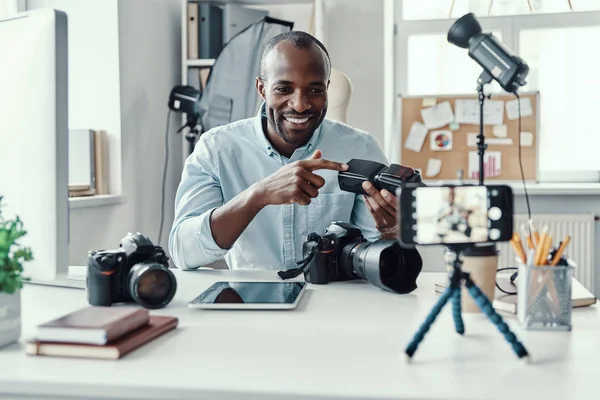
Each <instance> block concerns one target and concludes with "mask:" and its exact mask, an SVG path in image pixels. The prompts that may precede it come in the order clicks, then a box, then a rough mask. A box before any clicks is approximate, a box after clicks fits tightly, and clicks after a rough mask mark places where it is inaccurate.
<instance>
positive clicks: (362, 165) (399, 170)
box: [338, 159, 425, 195]
mask: <svg viewBox="0 0 600 400" xmlns="http://www.w3.org/2000/svg"><path fill="white" fill-rule="evenodd" d="M347 164H348V170H347V171H341V172H339V173H338V184H339V186H340V189H342V190H344V191H346V192H352V193H357V194H367V193H365V191H364V190H363V188H362V184H363V182H365V181H369V182H371V183H372V184H373V186H375V187H376V188H377V189H378V190H383V189H386V190H387V191H388V192H390V193H392V194H394V195H395V194H396V189H397V188H399V187H418V186H425V184H424V183H423V181H422V179H421V174H420V173H419V171H417V170H415V169H413V168H411V167H407V166H406V165H399V164H390V166H389V167H388V166H386V165H385V164H381V163H378V162H376V161H369V160H360V159H352V160H350V161H348V163H347Z"/></svg>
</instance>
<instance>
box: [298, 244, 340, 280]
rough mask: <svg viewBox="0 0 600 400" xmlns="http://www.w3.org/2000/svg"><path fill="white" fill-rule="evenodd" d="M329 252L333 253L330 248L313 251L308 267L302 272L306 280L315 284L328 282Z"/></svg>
mask: <svg viewBox="0 0 600 400" xmlns="http://www.w3.org/2000/svg"><path fill="white" fill-rule="evenodd" d="M331 254H333V253H332V250H326V251H316V252H315V254H314V255H313V257H312V259H311V260H310V263H309V264H308V269H307V270H306V272H305V273H304V279H305V280H306V282H309V283H314V284H317V285H323V284H326V283H329V281H330V276H329V256H330V255H331Z"/></svg>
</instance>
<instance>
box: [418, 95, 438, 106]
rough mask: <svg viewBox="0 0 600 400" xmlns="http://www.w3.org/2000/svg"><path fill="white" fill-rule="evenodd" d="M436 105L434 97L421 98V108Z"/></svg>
mask: <svg viewBox="0 0 600 400" xmlns="http://www.w3.org/2000/svg"><path fill="white" fill-rule="evenodd" d="M436 104H437V99H436V98H435V97H423V102H422V104H421V106H423V107H431V106H435V105H436Z"/></svg>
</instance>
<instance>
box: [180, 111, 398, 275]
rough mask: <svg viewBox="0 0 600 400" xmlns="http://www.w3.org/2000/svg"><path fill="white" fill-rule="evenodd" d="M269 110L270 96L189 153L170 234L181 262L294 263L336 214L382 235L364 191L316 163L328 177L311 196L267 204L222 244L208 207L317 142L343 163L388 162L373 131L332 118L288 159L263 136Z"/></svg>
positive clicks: (371, 235)
mask: <svg viewBox="0 0 600 400" xmlns="http://www.w3.org/2000/svg"><path fill="white" fill-rule="evenodd" d="M263 112H264V104H263V106H261V111H260V112H259V113H258V115H257V116H256V117H254V118H248V119H244V120H241V121H237V122H233V123H230V124H228V125H224V126H220V127H216V128H214V129H211V130H209V131H208V132H206V133H204V134H203V135H202V136H201V137H200V139H199V141H198V143H197V144H196V146H195V149H194V151H193V153H192V154H191V155H190V156H189V157H188V158H187V160H186V161H185V165H184V168H183V173H182V177H181V182H180V184H179V187H178V189H177V194H176V197H175V219H174V222H173V227H172V228H171V232H170V235H169V252H170V254H171V257H172V260H173V262H174V263H175V265H176V266H177V267H178V268H181V269H193V268H198V267H202V266H205V265H207V264H210V263H212V262H214V261H217V260H219V259H222V258H225V261H226V262H227V265H228V266H229V268H230V269H272V270H282V269H290V268H295V267H296V265H295V262H296V261H299V260H301V259H302V258H303V254H302V252H303V250H302V247H303V243H304V242H305V240H306V237H307V236H308V234H309V233H311V232H316V233H319V234H322V233H324V232H325V229H326V228H327V227H328V226H329V224H330V223H331V222H332V221H342V222H350V223H351V224H354V225H356V226H358V227H359V228H360V229H361V230H362V233H363V235H364V236H365V237H366V238H367V240H370V241H373V240H377V239H378V238H379V232H378V231H377V229H376V228H375V221H374V219H373V217H372V216H371V213H370V212H369V209H368V208H367V206H366V204H365V203H364V200H363V198H362V196H361V195H355V194H354V193H349V192H344V191H342V190H340V188H339V185H338V180H337V171H333V170H317V171H315V173H316V174H318V175H320V176H322V177H323V178H324V179H325V185H324V186H323V187H322V188H321V189H319V195H318V197H316V198H314V199H312V202H311V204H309V205H307V206H303V205H299V204H285V205H269V206H267V207H265V208H263V209H262V210H261V211H260V212H259V213H258V214H257V215H256V217H255V218H254V219H253V220H252V222H251V223H250V224H249V225H248V227H247V228H246V229H245V230H244V231H243V232H242V234H241V235H240V237H239V238H238V239H237V240H236V241H235V243H234V244H233V246H232V247H231V249H228V250H227V249H222V248H220V247H219V246H218V245H217V243H216V242H215V240H214V238H213V235H212V231H211V226H210V215H211V213H212V212H213V211H214V210H215V209H216V208H217V207H220V206H222V205H223V204H225V203H227V202H228V201H230V200H231V199H232V198H234V197H235V196H236V195H238V194H239V193H241V192H242V191H244V190H245V189H247V188H249V187H250V186H251V185H252V184H254V183H255V182H257V181H259V180H262V179H264V178H266V177H268V176H269V175H271V174H273V173H274V172H276V171H277V170H278V169H279V168H281V167H282V166H284V165H286V164H289V163H292V162H294V161H298V160H303V159H306V158H308V157H310V155H311V154H312V153H313V152H314V151H315V150H317V149H319V150H321V152H322V153H323V158H325V159H328V160H332V161H337V162H344V163H345V162H348V161H350V160H351V159H353V158H358V159H366V160H372V161H377V162H381V163H384V164H386V165H388V161H387V159H386V157H385V155H384V154H383V151H382V149H381V147H380V146H379V143H378V142H377V140H376V139H375V138H374V137H372V136H370V135H369V134H368V133H367V132H364V131H361V130H358V129H355V128H352V127H350V126H348V125H345V124H342V123H340V122H337V121H333V120H328V119H325V120H323V122H322V123H321V125H320V126H319V127H318V128H317V130H316V131H315V133H314V134H313V136H312V138H311V139H310V141H309V142H308V143H307V144H306V145H304V146H302V147H300V148H298V149H296V151H294V153H293V154H292V156H291V157H290V158H289V159H288V158H286V157H283V156H281V155H280V154H279V153H278V152H277V151H276V150H275V149H273V148H272V147H271V144H270V143H269V141H268V140H267V138H266V137H265V134H264V132H263V128H262V120H261V119H262V118H263Z"/></svg>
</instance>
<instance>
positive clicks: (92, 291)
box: [87, 267, 113, 307]
mask: <svg viewBox="0 0 600 400" xmlns="http://www.w3.org/2000/svg"><path fill="white" fill-rule="evenodd" d="M111 285H112V279H111V275H105V274H103V273H102V272H100V271H98V270H97V269H96V268H94V267H88V276H87V297H88V303H90V305H92V306H105V307H108V306H110V305H112V303H113V301H112V288H111Z"/></svg>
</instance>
